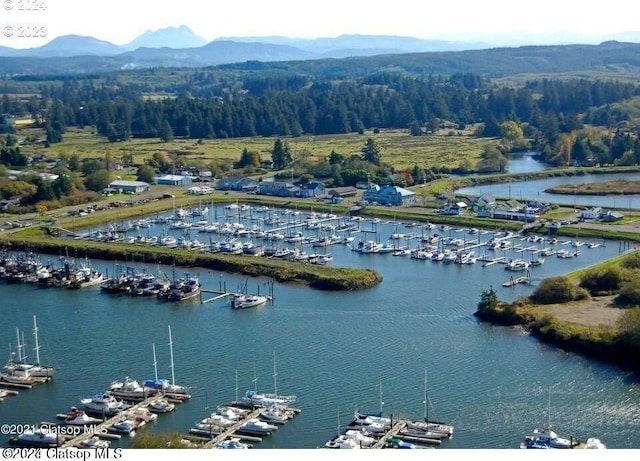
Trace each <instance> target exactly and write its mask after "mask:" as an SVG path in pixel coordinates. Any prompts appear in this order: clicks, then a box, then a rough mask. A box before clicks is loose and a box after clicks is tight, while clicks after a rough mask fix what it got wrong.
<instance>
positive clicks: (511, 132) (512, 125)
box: [500, 120, 523, 143]
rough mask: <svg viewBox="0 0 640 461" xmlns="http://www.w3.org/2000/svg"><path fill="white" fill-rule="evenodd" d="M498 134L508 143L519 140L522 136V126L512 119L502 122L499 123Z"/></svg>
mask: <svg viewBox="0 0 640 461" xmlns="http://www.w3.org/2000/svg"><path fill="white" fill-rule="evenodd" d="M500 134H501V136H502V139H504V140H505V141H508V142H510V143H513V142H516V141H518V140H520V139H521V138H522V136H523V133H522V127H521V126H520V124H519V123H518V122H514V121H512V120H510V121H508V122H504V123H503V124H502V125H500Z"/></svg>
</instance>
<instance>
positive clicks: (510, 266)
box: [504, 259, 530, 272]
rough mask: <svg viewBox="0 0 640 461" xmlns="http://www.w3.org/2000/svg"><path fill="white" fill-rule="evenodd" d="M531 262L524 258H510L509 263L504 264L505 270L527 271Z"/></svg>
mask: <svg viewBox="0 0 640 461" xmlns="http://www.w3.org/2000/svg"><path fill="white" fill-rule="evenodd" d="M529 266H530V265H529V263H528V262H527V261H525V260H524V259H510V260H509V261H508V262H507V264H506V265H505V266H504V268H505V270H508V271H514V272H517V271H526V270H527V269H529Z"/></svg>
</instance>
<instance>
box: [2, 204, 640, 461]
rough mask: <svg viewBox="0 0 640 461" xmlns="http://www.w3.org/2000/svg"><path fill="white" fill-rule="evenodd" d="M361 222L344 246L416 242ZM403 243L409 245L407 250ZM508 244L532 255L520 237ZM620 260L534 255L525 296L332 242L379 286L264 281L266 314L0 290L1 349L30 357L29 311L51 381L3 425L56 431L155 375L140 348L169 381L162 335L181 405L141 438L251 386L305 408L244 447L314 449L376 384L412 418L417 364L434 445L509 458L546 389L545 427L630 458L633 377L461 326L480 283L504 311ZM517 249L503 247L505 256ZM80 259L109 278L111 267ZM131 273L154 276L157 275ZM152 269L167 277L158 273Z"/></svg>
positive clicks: (462, 274)
mask: <svg viewBox="0 0 640 461" xmlns="http://www.w3.org/2000/svg"><path fill="white" fill-rule="evenodd" d="M216 214H217V215H218V216H222V215H223V214H224V212H223V211H222V210H218V211H217V213H216ZM360 224H361V230H363V231H367V230H370V231H372V233H370V234H364V233H361V234H355V235H356V238H380V239H381V240H382V241H384V240H386V239H387V238H388V237H389V235H390V234H391V233H392V232H394V231H397V232H402V233H411V232H413V233H416V234H417V235H421V233H422V232H428V231H424V230H422V231H421V230H419V228H418V227H413V228H406V227H404V226H403V225H402V224H401V223H392V222H386V223H379V224H377V225H376V224H373V223H372V222H362V223H360ZM149 232H158V229H156V228H153V229H149ZM432 232H440V233H442V234H445V235H449V234H450V235H452V236H457V237H460V238H463V239H465V240H472V239H480V241H486V240H487V239H488V238H489V237H490V236H491V235H490V234H488V233H483V234H475V235H471V234H468V233H467V231H466V230H457V229H450V230H447V231H442V230H436V231H432ZM401 243H403V244H408V245H413V246H415V245H416V244H417V241H416V240H405V241H402V242H401ZM513 244H514V245H520V246H521V247H531V246H535V245H536V244H534V243H531V242H526V241H520V240H518V239H514V241H513ZM569 246H570V245H569V244H568V243H567V244H566V248H569ZM620 249H621V246H620V245H619V244H618V243H608V244H607V245H606V246H600V247H598V248H593V249H588V248H586V246H583V247H581V248H580V252H581V254H580V256H578V257H577V258H573V259H560V258H556V257H555V256H551V257H547V260H546V262H545V264H544V265H542V266H540V267H536V268H533V269H532V277H533V278H534V283H533V284H532V286H525V285H521V286H517V287H514V288H503V287H502V286H501V284H502V282H504V281H506V280H507V279H508V278H509V275H510V274H511V273H510V272H508V271H505V270H504V269H503V266H502V265H500V264H496V265H493V266H489V267H483V266H482V264H481V263H480V262H478V263H476V264H474V265H465V266H463V265H458V264H453V263H452V264H448V265H444V264H441V263H440V264H439V263H434V262H431V261H421V260H416V259H410V258H407V257H394V256H392V254H377V255H367V254H360V253H357V252H354V251H351V250H350V248H349V247H347V246H345V245H338V246H333V247H330V248H329V249H328V251H329V252H330V253H331V254H333V256H334V261H333V262H332V264H333V265H334V266H351V267H369V268H372V269H375V270H376V271H378V272H380V273H381V274H382V276H383V277H384V281H383V282H382V283H381V284H380V285H379V286H377V287H374V288H372V289H369V290H365V291H361V292H356V293H335V292H324V291H318V290H314V289H310V288H307V287H304V286H296V285H283V284H275V286H274V295H275V300H274V301H273V302H272V303H270V304H267V305H266V306H263V307H261V308H258V309H250V310H246V311H232V310H231V309H230V307H229V304H228V301H224V300H218V301H214V302H211V303H207V304H199V303H198V302H197V301H194V302H184V303H181V304H172V303H160V302H157V301H156V300H155V299H149V298H133V297H128V296H112V295H107V294H104V293H101V291H100V290H99V288H88V289H84V290H79V291H73V290H63V289H55V288H50V289H45V288H38V287H35V286H31V285H26V284H25V285H7V284H4V283H1V284H0V296H2V299H3V302H2V310H3V321H2V327H1V328H0V344H4V345H5V347H6V348H7V349H6V350H7V352H8V347H9V344H15V341H16V340H15V330H16V327H19V328H20V329H21V330H24V331H25V335H26V338H27V341H28V343H29V344H28V345H27V347H28V348H29V349H31V348H32V347H33V341H30V339H31V337H30V330H31V328H32V322H33V319H32V318H33V315H37V319H38V326H39V329H40V337H39V339H40V344H41V358H42V360H43V362H48V363H51V364H53V365H55V366H56V367H57V368H58V372H57V375H56V377H55V379H54V380H53V381H52V382H51V383H48V384H45V385H40V386H36V387H34V388H33V389H32V390H28V391H21V392H20V395H18V396H14V397H10V398H7V399H5V401H4V402H2V403H0V421H1V422H2V423H5V422H13V423H20V424H34V423H38V422H40V421H53V420H54V418H55V414H56V413H60V412H65V411H67V410H68V409H69V407H70V406H73V405H77V404H78V403H79V399H81V398H83V397H88V396H90V395H92V394H94V393H96V392H99V391H103V390H106V389H107V388H108V386H109V384H110V382H111V381H112V380H115V379H123V378H124V377H125V376H131V377H133V378H135V379H138V380H139V381H144V380H145V379H149V378H153V375H154V367H153V352H152V345H153V344H155V346H156V350H157V355H158V366H159V370H160V375H161V377H162V376H164V377H169V378H170V358H169V346H168V326H171V329H172V335H173V342H174V357H175V374H176V381H177V382H178V383H180V384H185V385H189V386H192V395H193V398H192V400H190V401H189V402H187V403H185V404H182V405H180V406H178V408H177V410H176V411H175V412H173V414H166V415H160V417H159V420H158V421H157V422H156V423H154V424H153V425H152V426H148V427H147V428H145V429H144V430H153V431H169V430H171V431H179V432H182V433H186V432H187V431H188V430H189V428H191V427H192V426H193V425H194V422H196V421H199V420H200V419H202V418H204V417H205V416H206V415H208V413H210V412H211V411H213V410H214V409H215V407H216V405H218V404H219V403H224V402H228V401H231V400H233V399H234V398H235V397H236V393H237V392H238V393H239V394H240V395H242V394H244V392H245V391H246V390H248V389H252V388H253V387H254V377H255V378H257V381H256V382H255V385H256V387H257V389H258V391H259V392H260V391H263V392H273V390H274V388H276V386H277V391H278V392H279V393H283V394H295V395H297V396H298V400H297V402H296V404H295V406H297V407H298V408H300V409H301V410H302V412H301V413H300V414H299V415H298V416H296V418H294V420H293V421H291V422H290V423H288V424H287V425H285V426H283V427H281V428H280V429H278V431H276V433H274V434H273V435H272V436H271V437H270V438H265V439H264V441H263V442H262V443H260V444H257V445H256V448H315V447H316V446H318V445H322V444H324V443H325V442H326V441H327V440H329V439H330V438H332V437H333V436H334V435H335V433H336V431H337V430H338V428H337V426H338V420H339V421H340V423H341V425H342V427H344V425H346V424H347V423H348V422H349V421H350V420H351V418H352V415H353V412H354V410H355V409H360V410H363V411H377V410H378V409H379V408H380V386H381V385H382V394H383V401H384V406H383V410H384V412H385V413H386V414H387V415H388V414H393V415H397V416H402V417H407V418H413V419H421V418H422V416H423V412H424V407H423V403H422V402H423V396H424V371H425V369H426V370H427V372H428V389H429V400H430V402H431V405H430V407H429V416H430V418H431V419H439V420H443V421H446V422H449V423H451V424H454V425H455V434H454V437H453V439H452V440H450V441H448V442H447V443H444V444H443V445H442V446H441V447H440V448H439V449H447V448H515V447H517V446H518V444H519V443H520V441H521V439H522V438H523V436H524V435H525V434H527V433H528V432H529V431H531V430H532V429H533V428H534V427H536V426H538V425H541V424H543V423H545V421H546V417H547V397H548V392H549V390H551V404H552V405H551V406H552V408H551V421H552V424H553V426H554V428H555V429H556V431H557V432H558V433H559V434H560V435H563V436H566V437H569V436H573V437H577V438H579V439H581V440H584V439H586V438H587V437H592V436H595V437H599V438H600V439H601V440H602V441H603V442H605V443H606V444H607V446H608V447H609V448H639V447H640V416H639V415H640V385H639V377H638V376H637V375H636V374H632V373H628V372H625V371H621V370H619V369H617V368H616V367H613V366H610V365H607V364H603V363H599V362H597V361H593V360H590V359H586V358H583V357H581V356H579V355H576V354H571V353H566V352H563V351H561V350H558V349H557V348H555V347H552V346H546V345H543V344H540V343H539V342H538V341H536V340H535V339H533V338H530V337H529V336H527V335H526V334H523V333H522V332H520V331H518V330H515V329H510V328H504V327H497V326H492V325H487V324H483V323H479V322H478V321H477V320H476V319H475V317H474V316H473V312H474V311H475V310H476V305H477V302H478V300H479V296H480V293H481V292H482V290H484V289H488V288H489V287H490V286H493V287H495V288H496V290H497V291H498V294H499V297H500V298H501V299H504V300H512V299H515V298H516V297H518V296H524V295H527V294H528V293H530V291H531V290H532V289H533V288H534V287H535V285H536V281H539V280H540V279H541V278H544V277H548V276H552V275H559V274H564V273H567V272H570V271H573V270H576V269H580V268H584V267H586V266H589V265H592V264H594V263H597V262H599V261H601V260H603V259H607V258H610V257H612V256H615V255H617V254H618V253H619V251H620ZM307 251H308V252H310V251H312V249H311V248H310V247H309V248H307ZM478 251H481V250H480V249H479V250H478ZM529 254H530V253H529V252H522V253H516V252H514V251H513V250H510V251H509V252H507V253H505V254H504V256H505V257H508V258H509V257H514V258H515V257H522V258H528V257H530V256H529ZM72 256H73V255H72ZM80 256H82V255H80ZM46 258H48V256H43V259H46ZM93 263H94V266H96V268H98V269H101V270H103V271H109V273H111V274H113V271H114V263H112V262H104V261H94V262H93ZM137 266H138V267H139V268H143V267H144V268H145V269H146V270H147V271H148V272H153V273H155V271H156V270H157V267H156V266H155V265H151V266H142V265H137ZM161 270H163V271H164V272H167V273H169V274H170V273H171V271H172V269H171V267H167V266H162V267H161ZM177 272H178V273H179V275H180V269H178V270H177ZM190 272H199V274H200V277H201V279H202V282H203V284H204V286H205V287H206V288H218V287H219V286H220V285H221V284H224V285H225V286H226V287H227V288H228V289H229V290H235V289H237V288H238V287H239V286H240V285H242V284H244V283H246V284H247V288H248V290H249V291H250V292H257V291H260V292H261V293H265V292H267V290H268V287H269V281H268V280H265V279H262V278H250V279H248V280H247V279H246V278H244V277H240V276H235V275H230V274H222V273H219V272H215V271H208V270H198V269H196V268H192V269H190ZM274 353H275V355H276V367H277V380H276V381H275V382H274V377H273V375H274V361H273V356H274ZM32 355H33V354H32ZM236 373H237V387H236ZM488 428H491V430H487V429H488ZM2 443H6V440H2ZM122 443H123V444H126V441H124V442H122Z"/></svg>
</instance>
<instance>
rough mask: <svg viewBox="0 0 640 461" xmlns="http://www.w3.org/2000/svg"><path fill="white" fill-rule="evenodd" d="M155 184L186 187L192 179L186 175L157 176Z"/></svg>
mask: <svg viewBox="0 0 640 461" xmlns="http://www.w3.org/2000/svg"><path fill="white" fill-rule="evenodd" d="M155 181H156V184H161V185H164V186H186V185H187V184H191V183H192V182H193V178H192V177H191V176H187V175H177V174H166V175H164V176H157V177H156V179H155Z"/></svg>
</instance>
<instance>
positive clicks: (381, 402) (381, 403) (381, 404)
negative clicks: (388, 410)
mask: <svg viewBox="0 0 640 461" xmlns="http://www.w3.org/2000/svg"><path fill="white" fill-rule="evenodd" d="M383 405H384V401H383V400H382V373H380V416H382V406H383Z"/></svg>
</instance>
